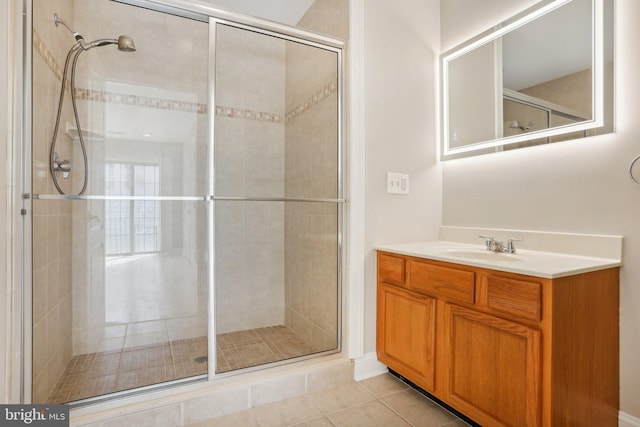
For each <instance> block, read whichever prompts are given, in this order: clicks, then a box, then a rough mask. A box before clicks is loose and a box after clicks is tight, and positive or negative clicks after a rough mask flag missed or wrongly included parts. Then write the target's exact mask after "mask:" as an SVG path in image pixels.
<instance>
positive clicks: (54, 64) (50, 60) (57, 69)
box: [33, 28, 63, 81]
mask: <svg viewBox="0 0 640 427" xmlns="http://www.w3.org/2000/svg"><path fill="white" fill-rule="evenodd" d="M33 48H34V49H35V51H36V52H38V53H39V54H40V56H41V57H42V59H43V60H44V62H45V64H47V66H48V67H49V69H50V70H51V71H52V72H53V74H54V75H55V76H56V77H57V78H58V80H60V81H62V72H63V70H62V67H61V66H60V64H58V61H56V58H55V57H54V56H53V53H52V52H51V51H50V50H49V49H48V48H47V45H46V44H45V43H44V41H43V40H42V37H40V34H38V32H37V31H36V29H35V28H34V29H33Z"/></svg>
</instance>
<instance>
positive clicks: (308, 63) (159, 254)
mask: <svg viewBox="0 0 640 427" xmlns="http://www.w3.org/2000/svg"><path fill="white" fill-rule="evenodd" d="M27 4H28V5H29V6H28V14H29V15H30V16H31V18H32V31H31V34H30V35H29V36H28V37H27V39H28V40H29V39H30V43H29V47H28V49H31V55H30V58H31V60H30V64H29V65H30V67H28V68H29V69H30V76H28V77H29V78H30V81H31V82H32V84H31V94H32V96H31V103H30V104H31V105H30V106H31V111H30V115H31V117H27V121H28V123H30V124H31V144H30V146H29V147H27V150H26V151H27V153H26V154H27V155H26V156H25V158H26V162H27V164H26V165H25V169H26V170H27V171H30V173H27V174H26V175H25V180H24V181H25V184H24V185H25V189H24V193H25V200H26V207H27V209H26V214H27V215H26V216H25V218H26V219H25V220H26V221H27V224H28V225H30V227H29V230H30V233H29V234H30V236H31V242H30V244H27V245H26V250H25V254H24V258H25V265H26V266H27V267H26V270H25V277H26V279H27V281H28V282H30V284H31V286H30V288H29V290H28V292H26V294H25V296H26V300H25V303H26V304H27V305H28V306H30V307H31V310H30V312H31V316H30V318H29V319H28V321H29V323H30V324H31V331H32V334H31V335H32V339H31V340H30V342H27V343H25V347H26V350H27V353H28V354H31V355H32V357H31V358H30V360H28V361H27V367H28V369H27V370H26V372H25V382H26V383H27V385H28V386H27V390H30V395H31V401H32V402H34V403H45V402H46V403H54V402H55V403H57V402H78V401H92V400H95V399H100V398H102V397H104V396H107V397H113V396H118V395H121V394H126V393H129V392H131V391H137V390H140V389H144V388H149V387H151V388H154V387H157V386H165V385H167V384H175V383H182V382H185V381H196V380H207V379H208V380H212V379H214V378H216V377H219V376H222V377H224V376H228V375H234V374H237V373H241V372H244V371H246V370H250V369H257V368H258V367H262V366H270V365H271V364H274V363H276V364H277V363H285V362H289V361H294V360H298V359H299V358H308V357H314V356H317V355H322V354H328V353H331V352H337V351H340V343H341V275H342V270H341V263H342V250H343V249H342V240H341V238H342V237H341V236H342V228H343V206H344V199H343V193H342V180H343V173H342V157H343V156H342V152H343V144H342V136H341V135H342V130H341V122H342V118H341V116H342V101H341V98H342V72H341V69H342V43H341V42H340V41H338V40H334V39H332V38H329V37H325V36H320V35H317V34H314V33H310V32H306V31H302V30H299V29H296V28H291V27H287V26H284V25H280V24H275V23H269V22H267V21H262V20H260V19H256V18H249V17H243V16H240V15H235V14H232V13H227V12H222V11H219V10H215V9H213V8H210V7H207V6H203V5H202V4H200V3H197V4H193V5H192V4H190V3H189V2H185V1H179V2H175V1H171V0H153V1H145V0H129V1H120V2H115V1H109V0H91V1H86V0H57V1H51V0H30V1H27ZM313 13H314V8H313V6H312V8H311V9H310V10H309V11H308V12H307V15H309V17H308V18H309V19H314V17H313V16H312V15H313ZM324 15H326V14H320V15H319V16H324ZM54 16H58V21H59V20H63V22H64V26H65V27H68V28H69V30H70V31H67V30H66V29H65V28H62V27H63V26H62V25H57V24H56V23H57V22H58V21H56V19H55V18H54ZM318 19H321V18H318ZM120 34H126V35H127V36H128V38H127V39H126V40H124V41H126V42H127V43H129V42H130V41H135V48H136V50H135V51H131V49H132V48H133V47H132V45H128V46H129V47H130V49H129V50H128V52H129V53H126V54H124V53H121V52H119V50H118V35H120ZM78 35H80V37H84V40H99V41H100V40H103V39H104V38H107V39H106V40H108V41H109V43H106V42H99V43H97V44H95V47H100V48H99V49H84V50H83V52H85V53H83V55H82V56H81V57H80V58H79V59H78V60H77V63H76V70H75V80H74V85H73V87H70V85H69V84H67V85H66V89H65V90H64V91H63V94H64V96H65V102H64V104H63V107H62V110H61V112H60V114H59V115H60V119H59V126H56V116H57V114H58V112H57V108H58V105H59V96H60V91H61V86H62V80H63V78H64V77H63V76H64V61H65V57H66V55H67V53H68V52H70V49H72V46H74V44H75V43H79V42H78V41H77V40H78ZM112 37H115V38H112ZM81 49H82V47H77V48H76V50H78V51H80V50H81ZM67 78H69V76H67ZM72 98H73V99H74V100H75V103H76V104H77V108H76V110H77V115H78V116H79V118H80V120H75V114H76V112H74V109H73V108H72V102H71V99H72ZM77 123H80V126H78V125H77ZM54 132H56V135H55V137H54ZM52 141H57V142H56V143H55V147H54V148H55V150H54V149H52ZM81 142H82V143H84V144H81ZM82 145H84V146H85V147H84V150H86V151H85V152H84V153H83V148H82ZM54 151H55V154H56V156H55V162H57V163H55V162H52V160H53V159H54V156H53V155H52V154H51V153H53V152H54ZM85 157H86V161H85V160H84V158H85ZM56 165H58V166H59V167H56ZM54 177H55V180H54ZM85 185H86V191H82V188H83V187H84V186H85ZM27 311H28V312H29V310H27ZM29 350H31V351H29ZM29 385H30V386H29Z"/></svg>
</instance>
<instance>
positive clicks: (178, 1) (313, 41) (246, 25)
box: [19, 0, 347, 406]
mask: <svg viewBox="0 0 640 427" xmlns="http://www.w3.org/2000/svg"><path fill="white" fill-rule="evenodd" d="M112 1H114V2H117V3H123V4H126V5H130V6H138V7H142V8H144V9H148V10H152V11H157V12H162V13H168V14H171V15H175V16H178V17H183V18H188V19H194V20H196V21H201V22H207V23H208V25H209V50H208V52H209V70H208V102H209V114H208V131H209V135H208V141H207V147H208V150H207V151H208V154H207V156H208V159H207V161H208V165H207V166H208V168H207V171H208V176H207V177H206V188H207V194H206V195H204V196H184V197H165V196H158V197H145V196H138V197H136V196H117V197H114V196H96V195H94V196H92V195H87V196H84V195H82V196H78V195H36V194H34V193H33V187H32V178H31V174H32V167H31V158H32V149H31V139H32V137H33V132H32V126H33V118H32V107H33V100H32V87H33V81H32V52H33V38H32V16H33V0H23V9H24V11H23V12H24V13H23V22H22V29H23V31H22V38H23V52H22V55H23V64H22V71H23V72H22V76H21V77H22V79H23V80H22V83H23V84H22V89H23V93H22V99H23V104H22V129H21V131H22V138H21V139H22V144H21V145H22V146H21V150H20V156H21V158H22V162H21V168H22V170H21V171H20V172H21V173H20V175H21V176H20V189H21V190H20V192H21V195H22V196H21V200H22V203H21V211H20V213H21V218H22V222H21V227H20V234H21V235H20V237H21V242H22V243H21V245H22V250H21V256H20V259H19V265H20V274H21V277H20V281H21V287H20V289H21V293H20V295H19V299H20V306H21V309H22V310H21V311H22V322H21V332H20V343H19V345H20V347H21V350H22V351H21V354H22V358H21V361H20V362H21V363H20V375H19V377H20V381H19V383H20V402H22V403H30V402H31V401H32V381H33V378H32V372H31V370H32V357H33V344H32V339H33V333H32V329H33V321H32V301H33V277H32V276H33V275H32V271H33V264H32V254H33V246H34V244H33V237H34V236H33V231H32V225H33V221H32V217H31V215H32V212H33V202H32V201H33V200H34V199H39V200H70V201H71V200H85V201H86V200H110V199H118V200H153V201H197V202H204V203H206V208H205V212H206V223H207V248H206V253H207V258H206V259H207V261H206V262H207V266H206V269H207V294H208V301H207V316H208V320H207V330H208V331H207V341H208V358H209V364H208V374H205V375H199V376H195V377H187V378H183V379H178V380H173V381H169V382H163V383H157V384H153V385H149V386H144V387H139V388H135V389H131V390H124V391H119V392H115V393H110V394H107V395H101V396H95V397H90V398H87V399H83V400H80V401H77V402H73V403H72V406H77V405H86V404H91V403H98V402H103V401H107V400H112V399H118V398H120V397H124V396H129V395H132V394H137V393H140V392H147V391H154V390H159V389H164V388H168V387H174V386H177V385H183V384H185V383H191V382H194V381H197V382H199V381H203V380H209V381H210V380H213V379H214V378H224V377H229V376H232V375H237V374H238V373H242V372H248V371H255V370H259V369H263V368H264V367H271V366H278V365H283V364H287V363H292V362H293V361H299V360H306V359H311V358H316V357H319V356H322V355H327V354H335V353H339V352H341V351H342V350H343V337H344V333H343V325H344V321H343V318H344V316H345V307H344V300H343V295H344V289H343V286H344V283H345V280H344V279H345V271H344V269H343V265H345V259H346V256H345V255H346V245H345V244H344V236H346V222H345V215H346V202H347V200H346V198H345V182H344V181H345V179H344V178H345V176H344V168H345V153H346V147H345V145H346V144H345V143H344V94H345V88H344V48H345V44H344V42H343V41H342V40H339V39H336V38H333V37H329V36H325V35H321V34H317V33H313V32H310V31H307V30H303V29H300V28H297V27H292V26H288V25H285V24H280V23H277V22H273V21H268V20H265V19H261V18H256V17H252V16H248V15H243V14H239V13H234V12H230V11H227V10H223V9H218V8H215V7H212V6H207V5H203V4H201V3H192V2H191V1H189V0H112ZM218 24H222V25H227V26H231V27H235V28H238V29H242V30H247V31H252V32H255V33H259V34H262V35H264V36H272V37H276V38H279V39H282V40H285V41H291V42H296V43H300V44H304V45H307V46H311V47H316V48H320V49H323V50H326V51H330V52H334V53H335V54H336V66H337V70H336V71H337V130H338V132H337V153H336V154H337V189H336V190H337V197H336V198H335V199H325V198H286V197H282V198H274V197H231V196H216V195H215V162H214V160H215V158H214V153H215V105H216V104H215V97H216V93H215V77H216V68H215V66H216V59H215V54H216V45H215V42H216V31H215V29H216V26H217V25H218ZM216 201H247V202H283V203H286V202H310V203H333V204H336V206H337V236H336V238H337V247H336V251H337V273H336V276H337V277H336V282H337V307H336V310H337V313H336V314H337V331H336V332H337V343H336V344H337V347H336V349H334V350H327V351H322V352H318V353H312V354H309V355H306V356H300V357H296V358H293V359H285V360H281V361H277V362H272V363H267V364H264V365H258V366H254V367H249V368H243V369H238V370H234V371H229V372H224V373H220V374H216V367H217V366H216V324H215V323H216V321H215V259H216V257H215V203H216Z"/></svg>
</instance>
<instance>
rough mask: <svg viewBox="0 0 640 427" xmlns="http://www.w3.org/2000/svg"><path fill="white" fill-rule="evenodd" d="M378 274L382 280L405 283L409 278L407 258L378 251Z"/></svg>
mask: <svg viewBox="0 0 640 427" xmlns="http://www.w3.org/2000/svg"><path fill="white" fill-rule="evenodd" d="M378 275H379V279H380V280H384V281H388V282H391V283H398V284H402V285H404V284H405V283H406V279H407V260H406V259H405V258H401V257H397V256H393V255H388V254H384V253H378Z"/></svg>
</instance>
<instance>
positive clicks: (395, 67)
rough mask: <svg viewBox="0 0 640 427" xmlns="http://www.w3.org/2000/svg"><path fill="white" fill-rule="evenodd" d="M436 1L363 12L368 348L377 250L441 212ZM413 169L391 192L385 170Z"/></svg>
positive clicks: (428, 225) (421, 229)
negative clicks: (397, 191) (406, 190)
mask: <svg viewBox="0 0 640 427" xmlns="http://www.w3.org/2000/svg"><path fill="white" fill-rule="evenodd" d="M438 3H439V0H428V1H424V0H405V1H402V2H390V1H388V0H366V2H365V4H364V7H365V16H364V73H365V79H364V80H365V81H364V106H365V107H364V108H365V111H364V132H365V183H366V184H365V186H366V190H365V251H366V260H365V282H364V283H365V340H364V351H365V353H368V352H372V351H375V307H376V304H375V302H376V295H375V289H376V276H375V264H376V260H375V251H374V250H373V247H374V246H375V245H376V244H381V243H395V242H407V241H414V240H427V239H435V238H437V236H438V227H439V225H440V221H441V217H440V212H441V193H440V191H441V178H440V177H441V172H440V166H439V164H438V163H437V160H436V159H437V153H436V144H435V134H436V103H435V99H436V65H437V55H438V49H439V44H440V41H439V31H440V29H439V13H440V12H439V4H438ZM387 171H392V172H403V173H408V174H409V175H410V194H409V195H408V196H398V195H391V194H386V172H387Z"/></svg>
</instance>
